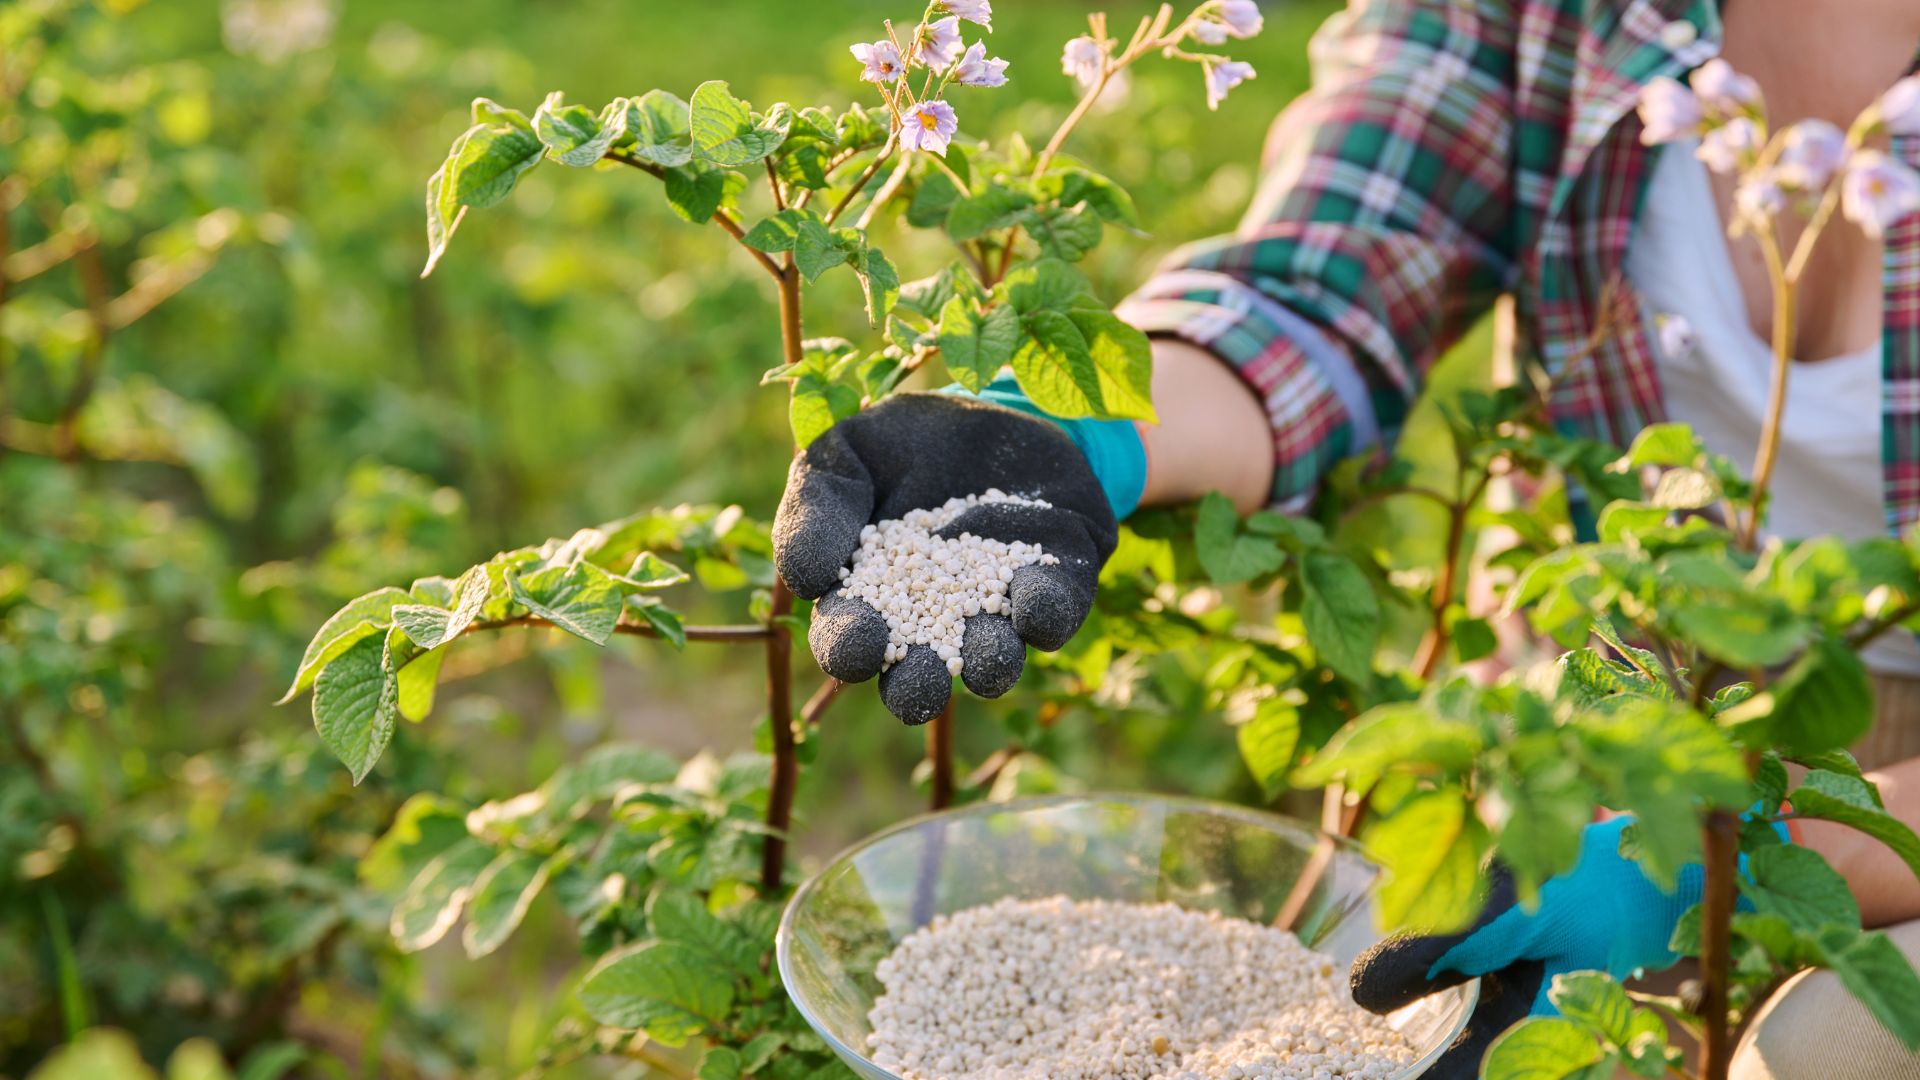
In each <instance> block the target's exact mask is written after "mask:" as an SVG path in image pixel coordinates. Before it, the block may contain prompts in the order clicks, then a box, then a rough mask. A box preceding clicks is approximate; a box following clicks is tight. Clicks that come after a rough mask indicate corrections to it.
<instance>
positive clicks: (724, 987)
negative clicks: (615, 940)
mask: <svg viewBox="0 0 1920 1080" xmlns="http://www.w3.org/2000/svg"><path fill="white" fill-rule="evenodd" d="M580 1003H581V1005H583V1006H585V1007H586V1010H587V1012H588V1014H590V1015H591V1016H592V1017H593V1018H594V1019H595V1020H598V1021H599V1022H601V1023H603V1024H607V1025H609V1026H612V1027H617V1028H622V1029H627V1030H632V1029H635V1028H638V1029H643V1030H645V1031H646V1033H647V1034H648V1035H649V1036H651V1037H653V1038H654V1039H656V1040H658V1041H660V1042H662V1043H664V1044H666V1045H668V1046H684V1045H685V1044H686V1042H687V1040H688V1039H691V1038H693V1037H694V1036H696V1035H700V1034H701V1033H703V1032H706V1031H708V1030H710V1029H712V1028H715V1027H718V1026H719V1025H720V1024H722V1023H723V1022H725V1020H726V1017H727V1013H728V1012H729V1011H730V1010H731V1009H732V1008H733V985H732V983H731V982H730V981H729V980H728V979H727V978H726V977H725V976H724V975H722V974H721V973H720V972H719V971H717V970H715V969H714V966H713V964H712V962H711V961H709V960H708V959H707V957H706V955H705V954H704V953H702V952H701V951H700V950H698V949H695V948H693V947H692V946H689V945H683V944H681V943H679V942H676V941H650V942H645V943H643V944H641V945H638V946H635V947H633V948H628V949H623V950H621V951H619V952H616V953H613V954H611V955H609V956H608V957H607V958H606V959H604V960H602V961H601V962H600V963H599V964H596V965H595V966H594V968H593V970H592V971H590V972H588V973H587V977H586V979H585V980H583V981H582V982H581V984H580Z"/></svg>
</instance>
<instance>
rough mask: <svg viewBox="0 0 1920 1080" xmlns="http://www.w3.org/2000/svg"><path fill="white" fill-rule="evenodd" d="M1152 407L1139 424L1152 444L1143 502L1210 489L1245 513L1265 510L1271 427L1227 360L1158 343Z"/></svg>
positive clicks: (1179, 499)
mask: <svg viewBox="0 0 1920 1080" xmlns="http://www.w3.org/2000/svg"><path fill="white" fill-rule="evenodd" d="M1153 407H1154V411H1155V412H1157V413H1158V414H1159V417H1160V422H1159V423H1158V424H1145V423H1143V424H1141V425H1140V438H1141V440H1142V441H1143V442H1145V443H1146V447H1147V487H1146V491H1145V493H1144V494H1143V495H1142V496H1141V500H1140V501H1141V504H1142V505H1148V506H1153V505H1166V504H1170V503H1183V502H1191V501H1193V500H1194V499H1197V498H1199V497H1200V496H1202V495H1205V494H1206V493H1207V492H1209V491H1218V492H1220V493H1221V494H1223V495H1226V496H1227V497H1228V498H1230V499H1232V500H1233V503H1234V505H1235V506H1236V507H1238V508H1239V509H1240V512H1241V513H1243V514H1244V513H1248V512H1250V511H1253V510H1257V509H1259V508H1260V507H1261V506H1264V505H1266V502H1267V496H1268V492H1269V491H1271V490H1272V487H1273V429H1272V428H1271V427H1269V426H1268V422H1267V413H1266V410H1265V409H1263V408H1262V407H1261V405H1260V399H1259V398H1257V397H1255V396H1254V393H1253V391H1252V390H1251V389H1250V388H1248V386H1247V384H1246V383H1244V382H1242V381H1241V380H1240V377H1239V376H1238V375H1236V374H1234V372H1233V371H1232V369H1230V368H1228V367H1227V365H1226V364H1225V363H1223V362H1222V361H1220V360H1219V359H1218V358H1216V357H1214V356H1213V355H1212V354H1210V353H1208V352H1207V351H1206V350H1204V349H1201V348H1199V347H1198V346H1195V345H1189V344H1187V343H1186V342H1183V341H1175V340H1172V339H1167V338H1161V339H1157V340H1155V341H1154V343H1153Z"/></svg>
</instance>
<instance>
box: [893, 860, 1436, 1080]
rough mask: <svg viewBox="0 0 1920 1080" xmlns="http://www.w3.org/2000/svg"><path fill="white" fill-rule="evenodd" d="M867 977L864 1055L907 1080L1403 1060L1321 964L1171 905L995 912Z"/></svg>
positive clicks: (1156, 1074) (963, 918) (1389, 1071)
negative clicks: (872, 987)
mask: <svg viewBox="0 0 1920 1080" xmlns="http://www.w3.org/2000/svg"><path fill="white" fill-rule="evenodd" d="M874 974H875V975H876V976H878V978H879V980H880V982H881V984H882V985H883V986H884V987H885V988H886V992H885V993H883V994H882V995H881V996H880V997H879V999H878V1000H876V1001H875V1002H874V1005H873V1009H872V1011H871V1012H870V1013H869V1014H868V1018H869V1019H870V1020H871V1021H872V1023H873V1034H872V1035H871V1036H869V1037H868V1045H869V1046H870V1048H871V1053H872V1056H873V1061H874V1063H875V1064H877V1065H879V1066H880V1067H881V1068H883V1069H887V1070H890V1071H892V1072H894V1073H895V1074H897V1075H899V1076H903V1077H906V1078H907V1080H1255V1078H1260V1080H1283V1078H1284V1080H1382V1078H1384V1077H1389V1076H1392V1075H1393V1074H1394V1073H1396V1072H1398V1071H1399V1070H1401V1069H1403V1068H1405V1067H1406V1065H1407V1064H1408V1063H1409V1062H1411V1061H1412V1060H1413V1059H1414V1051H1413V1047H1412V1045H1411V1044H1409V1043H1408V1042H1407V1040H1406V1039H1405V1038H1404V1037H1403V1036H1402V1035H1401V1034H1400V1033H1399V1032H1397V1031H1395V1030H1394V1029H1393V1028H1391V1027H1389V1026H1388V1025H1387V1022H1386V1020H1385V1019H1384V1018H1382V1017H1379V1016H1375V1015H1373V1014H1372V1013H1369V1012H1367V1011H1366V1010H1364V1009H1361V1008H1360V1007H1359V1006H1357V1005H1355V1004H1354V1003H1353V1000H1352V998H1351V997H1349V996H1348V992H1347V987H1346V979H1345V975H1346V973H1345V972H1344V971H1343V970H1341V969H1340V968H1339V966H1338V965H1336V964H1335V963H1334V962H1333V960H1332V958H1330V957H1328V956H1325V955H1323V954H1321V953H1317V952H1314V951H1312V950H1311V949H1308V948H1307V947H1306V946H1304V945H1302V944H1301V943H1300V940H1299V939H1298V938H1296V937H1294V936H1293V935H1292V934H1291V933H1288V932H1287V931H1285V930H1277V929H1274V928H1272V927H1267V926H1261V925H1259V924H1257V923H1252V922H1248V921H1247V920H1245V919H1235V918H1228V917H1226V916H1222V915H1219V914H1217V913H1213V912H1198V911H1188V910H1186V909H1184V908H1181V907H1178V906H1177V905H1174V904H1167V903H1162V904H1129V903H1119V902H1113V901H1106V900H1089V901H1078V902H1076V901H1071V900H1068V899H1067V898H1066V897H1064V896H1056V897H1052V898H1050V899H1046V900H1016V899H1006V900H1000V901H998V902H996V903H993V904H988V905H985V906H982V907H975V908H968V909H966V910H965V911H960V912H956V913H955V914H953V915H946V916H941V917H940V918H937V919H935V920H934V921H933V922H931V923H929V924H928V925H926V926H925V927H922V928H921V929H919V930H917V931H915V932H913V933H912V934H909V935H907V936H906V937H905V938H904V939H902V940H901V942H900V944H899V945H898V946H897V947H896V948H895V949H894V951H893V952H892V953H891V954H889V955H888V956H887V958H886V959H885V960H882V961H881V962H880V964H879V965H878V967H877V968H875V971H874Z"/></svg>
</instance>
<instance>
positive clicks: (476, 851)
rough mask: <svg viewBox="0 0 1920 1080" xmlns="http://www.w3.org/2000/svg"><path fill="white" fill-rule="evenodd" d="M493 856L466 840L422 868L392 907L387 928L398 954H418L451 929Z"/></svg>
mask: <svg viewBox="0 0 1920 1080" xmlns="http://www.w3.org/2000/svg"><path fill="white" fill-rule="evenodd" d="M494 854H495V853H494V850H493V848H491V847H489V846H487V845H486V844H483V843H481V842H480V841H478V840H474V839H472V838H471V837H469V838H466V839H462V840H458V841H455V842H454V843H453V844H451V845H450V846H448V847H447V848H446V850H444V851H442V852H441V853H440V854H439V855H437V856H435V857H434V859H433V860H432V861H431V862H429V863H427V865H426V866H425V867H424V868H423V869H421V871H420V873H419V874H418V875H417V876H415V877H414V879H413V883H412V884H411V885H409V886H408V887H407V892H406V895H405V896H402V897H401V898H400V902H399V903H398V904H395V905H394V908H393V918H392V920H391V922H390V923H389V926H388V929H389V930H390V931H391V933H392V934H393V940H394V943H395V944H397V945H398V946H399V947H400V951H401V952H418V951H420V950H421V949H424V948H426V947H427V946H429V945H431V944H433V943H434V942H436V941H439V940H440V939H441V938H442V937H444V936H446V933H447V931H448V930H451V929H453V924H454V923H456V922H458V921H459V920H460V910H461V909H462V908H463V907H465V906H466V903H467V897H468V896H469V895H470V894H471V893H472V891H473V883H474V881H475V880H476V879H477V878H479V876H480V872H481V871H483V870H485V869H486V868H487V866H488V864H490V863H492V862H493V858H494Z"/></svg>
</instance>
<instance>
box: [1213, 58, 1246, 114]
mask: <svg viewBox="0 0 1920 1080" xmlns="http://www.w3.org/2000/svg"><path fill="white" fill-rule="evenodd" d="M1251 78H1253V65H1252V64H1249V63H1245V62H1244V61H1240V60H1228V61H1225V62H1223V63H1219V64H1209V65H1208V66H1207V108H1209V109H1218V108H1219V107H1220V103H1221V102H1222V101H1225V100H1226V97H1227V91H1229V90H1231V89H1233V88H1234V87H1236V86H1239V85H1240V84H1241V83H1243V82H1246V81H1247V80H1248V79H1251Z"/></svg>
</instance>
